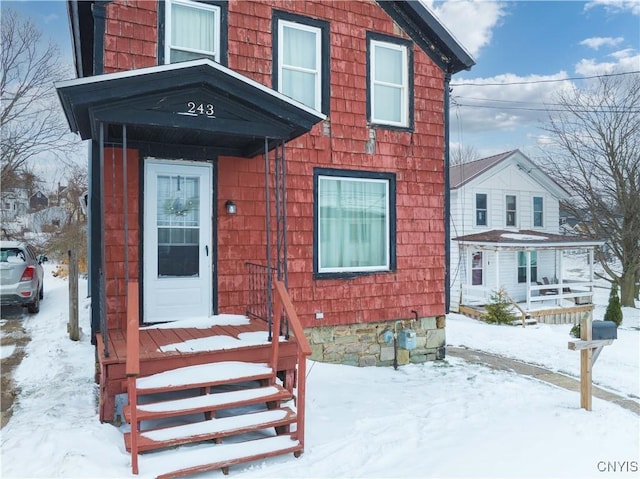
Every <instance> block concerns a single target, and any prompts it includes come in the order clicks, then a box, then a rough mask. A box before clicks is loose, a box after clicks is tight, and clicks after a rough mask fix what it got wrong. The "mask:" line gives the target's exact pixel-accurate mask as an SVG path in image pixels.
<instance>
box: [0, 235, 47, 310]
mask: <svg viewBox="0 0 640 479" xmlns="http://www.w3.org/2000/svg"><path fill="white" fill-rule="evenodd" d="M45 261H47V257H46V256H43V255H37V254H36V251H35V250H34V249H33V246H31V245H29V244H26V243H23V242H19V241H0V304H2V305H21V306H26V307H27V310H28V311H29V313H32V314H33V313H37V312H38V311H40V300H41V299H42V298H43V296H44V272H43V270H42V263H44V262H45Z"/></svg>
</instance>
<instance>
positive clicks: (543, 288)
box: [460, 280, 594, 310]
mask: <svg viewBox="0 0 640 479" xmlns="http://www.w3.org/2000/svg"><path fill="white" fill-rule="evenodd" d="M593 286H594V283H592V282H590V281H577V280H563V281H562V283H558V282H554V283H549V284H533V283H532V284H530V285H528V286H527V288H526V297H524V298H519V297H516V298H515V300H516V301H517V302H518V303H520V304H526V308H525V309H527V310H529V309H531V308H532V306H535V307H536V308H538V307H539V306H544V304H542V303H545V302H549V301H553V304H555V305H556V306H563V302H564V301H565V300H567V301H571V302H573V303H574V304H575V305H582V304H591V303H592V302H593V301H592V297H593ZM495 292H496V289H495V288H488V287H485V286H477V285H469V284H463V285H462V295H461V301H460V304H461V305H467V306H482V305H485V304H487V303H490V302H491V297H492V296H493V295H494V294H495ZM547 304H548V303H547ZM536 305H538V306H536Z"/></svg>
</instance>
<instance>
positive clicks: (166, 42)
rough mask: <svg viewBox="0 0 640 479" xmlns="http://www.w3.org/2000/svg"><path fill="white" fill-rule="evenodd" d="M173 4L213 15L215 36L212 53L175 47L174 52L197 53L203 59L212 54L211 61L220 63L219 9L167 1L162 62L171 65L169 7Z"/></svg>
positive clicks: (187, 0) (182, 0)
mask: <svg viewBox="0 0 640 479" xmlns="http://www.w3.org/2000/svg"><path fill="white" fill-rule="evenodd" d="M174 4H178V5H183V6H185V7H189V8H196V9H200V10H208V11H211V12H213V13H214V19H215V20H214V23H215V28H216V31H215V36H214V39H213V47H214V49H215V51H214V52H210V51H208V50H196V49H191V48H182V47H179V48H178V47H176V50H181V51H184V52H189V53H197V54H201V55H203V57H205V56H206V57H207V58H209V57H211V56H212V53H213V59H214V60H215V61H216V62H218V63H219V62H220V28H221V20H220V18H221V16H220V7H219V6H217V5H211V4H208V3H201V2H196V1H193V0H167V1H166V3H165V21H164V29H165V31H164V62H165V63H166V64H169V63H171V47H172V45H171V28H172V22H171V6H172V5H174Z"/></svg>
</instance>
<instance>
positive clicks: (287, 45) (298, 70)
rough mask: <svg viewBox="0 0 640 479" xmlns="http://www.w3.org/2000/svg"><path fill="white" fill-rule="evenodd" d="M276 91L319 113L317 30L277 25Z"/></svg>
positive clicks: (293, 24)
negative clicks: (277, 61) (278, 60)
mask: <svg viewBox="0 0 640 479" xmlns="http://www.w3.org/2000/svg"><path fill="white" fill-rule="evenodd" d="M278 38H279V43H278V58H279V59H280V62H279V63H278V91H280V92H281V93H284V94H285V95H287V96H289V97H291V98H293V99H294V100H298V101H299V102H300V103H304V104H305V105H307V106H310V107H311V108H314V109H316V110H318V111H319V110H320V102H321V78H322V76H321V75H322V63H321V61H320V60H321V58H322V50H321V48H320V45H321V42H320V29H319V28H315V27H311V26H308V25H302V24H299V23H293V22H287V21H284V20H282V21H280V22H278Z"/></svg>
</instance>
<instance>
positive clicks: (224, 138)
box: [56, 59, 325, 157]
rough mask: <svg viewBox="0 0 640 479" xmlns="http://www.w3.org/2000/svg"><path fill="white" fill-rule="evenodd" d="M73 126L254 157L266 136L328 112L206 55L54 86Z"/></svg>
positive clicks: (305, 125) (288, 133)
mask: <svg viewBox="0 0 640 479" xmlns="http://www.w3.org/2000/svg"><path fill="white" fill-rule="evenodd" d="M56 89H57V91H58V96H59V98H60V102H61V103H62V107H63V109H64V112H65V115H66V117H67V121H68V122H69V126H70V128H71V130H72V131H73V132H76V133H79V134H80V136H81V137H82V139H83V140H88V139H98V137H99V134H100V133H99V125H100V124H101V123H102V124H105V125H107V128H105V138H104V141H105V142H106V143H110V142H117V143H120V142H121V141H122V128H119V127H118V126H119V125H126V126H127V142H128V144H131V145H132V146H133V145H136V144H168V145H175V146H185V147H195V148H200V149H205V150H206V151H207V152H209V153H217V154H224V155H231V156H243V157H251V156H254V155H256V154H257V153H259V152H261V151H263V150H264V144H265V138H267V139H269V140H271V139H272V140H283V141H285V142H286V141H289V140H291V139H293V138H296V137H298V136H300V135H303V134H305V133H307V132H308V131H309V130H310V129H311V128H312V127H313V125H315V124H316V123H317V122H319V121H321V120H323V119H324V118H325V116H324V115H323V114H322V113H320V112H317V111H315V110H313V109H311V108H309V107H307V106H305V105H303V104H301V103H299V102H297V101H295V100H293V99H291V98H288V97H286V96H284V95H282V94H280V93H278V92H276V91H274V90H272V89H270V88H268V87H266V86H264V85H262V84H260V83H257V82H255V81H253V80H251V79H249V78H247V77H245V76H243V75H241V74H239V73H237V72H234V71H233V70H230V69H228V68H226V67H224V66H222V65H220V64H218V63H215V62H212V61H210V60H207V59H201V60H194V61H190V62H184V63H176V64H171V65H161V66H157V67H151V68H144V69H139V70H130V71H125V72H119V73H109V74H105V75H97V76H93V77H87V78H81V79H77V80H70V81H66V82H61V83H58V84H56Z"/></svg>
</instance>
